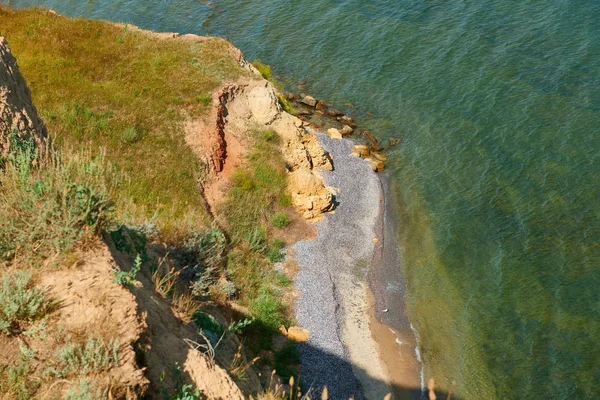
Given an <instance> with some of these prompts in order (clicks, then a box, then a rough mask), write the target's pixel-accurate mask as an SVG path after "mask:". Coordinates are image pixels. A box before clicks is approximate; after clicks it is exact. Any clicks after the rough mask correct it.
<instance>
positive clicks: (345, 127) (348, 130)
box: [340, 125, 354, 136]
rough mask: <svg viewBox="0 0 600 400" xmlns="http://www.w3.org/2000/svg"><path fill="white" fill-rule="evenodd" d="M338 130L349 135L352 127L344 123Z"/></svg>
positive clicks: (352, 130)
mask: <svg viewBox="0 0 600 400" xmlns="http://www.w3.org/2000/svg"><path fill="white" fill-rule="evenodd" d="M340 132H341V133H342V135H343V136H348V135H351V134H352V132H354V129H353V128H352V127H351V126H349V125H344V127H343V128H342V130H341V131H340Z"/></svg>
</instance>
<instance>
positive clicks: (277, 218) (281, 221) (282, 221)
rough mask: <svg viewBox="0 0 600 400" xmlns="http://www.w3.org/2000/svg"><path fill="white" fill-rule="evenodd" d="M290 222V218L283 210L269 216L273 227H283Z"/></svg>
mask: <svg viewBox="0 0 600 400" xmlns="http://www.w3.org/2000/svg"><path fill="white" fill-rule="evenodd" d="M289 224H290V218H289V217H288V216H287V214H286V213H285V212H283V211H280V212H278V213H275V215H273V218H271V225H273V226H274V227H275V228H284V227H286V226H288V225H289Z"/></svg>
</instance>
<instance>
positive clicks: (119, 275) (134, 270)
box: [115, 254, 142, 286]
mask: <svg viewBox="0 0 600 400" xmlns="http://www.w3.org/2000/svg"><path fill="white" fill-rule="evenodd" d="M141 269H142V258H141V257H140V255H139V254H138V255H137V256H136V257H135V261H134V262H133V266H132V267H131V269H130V270H129V271H119V270H116V271H115V283H117V284H119V285H121V286H132V285H133V283H134V282H135V280H136V279H135V277H136V276H137V274H138V273H139V272H140V270H141Z"/></svg>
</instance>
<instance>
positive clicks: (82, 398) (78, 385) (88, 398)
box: [63, 378, 108, 400]
mask: <svg viewBox="0 0 600 400" xmlns="http://www.w3.org/2000/svg"><path fill="white" fill-rule="evenodd" d="M106 399H108V390H102V389H100V388H97V387H94V384H93V383H92V382H90V380H89V379H86V378H82V379H80V380H79V381H77V382H75V383H73V384H71V385H70V386H69V389H68V390H67V392H66V393H65V394H64V396H63V400H106Z"/></svg>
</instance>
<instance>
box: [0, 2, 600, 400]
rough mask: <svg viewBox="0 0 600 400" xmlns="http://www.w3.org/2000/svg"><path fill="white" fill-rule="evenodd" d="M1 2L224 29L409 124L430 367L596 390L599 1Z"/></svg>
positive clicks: (407, 224) (403, 153)
mask: <svg viewBox="0 0 600 400" xmlns="http://www.w3.org/2000/svg"><path fill="white" fill-rule="evenodd" d="M3 2H4V3H6V4H10V5H13V6H15V7H21V6H34V5H41V6H44V7H49V8H53V9H55V10H56V11H58V12H60V13H62V14H65V15H68V16H84V17H90V18H100V19H108V20H112V21H119V22H128V23H133V24H135V25H138V26H140V27H142V28H146V29H153V30H159V31H176V32H182V33H196V34H208V35H218V36H223V37H225V38H227V39H229V40H231V41H232V42H233V43H234V44H235V45H236V46H237V47H239V48H240V49H241V50H242V51H243V52H244V54H245V55H246V57H247V58H249V59H251V60H252V59H260V60H261V61H263V62H264V63H268V64H271V65H273V66H274V72H275V74H277V75H279V76H281V77H284V78H285V79H286V81H287V82H288V84H289V87H290V88H291V89H296V88H295V84H297V83H298V82H301V81H306V84H305V86H306V89H305V91H306V92H309V93H311V94H312V95H314V96H316V97H320V98H324V99H327V100H329V101H332V102H333V103H335V104H336V106H338V108H341V109H343V110H344V111H346V112H349V113H351V115H352V116H354V117H355V118H356V119H358V120H359V121H360V122H361V123H362V124H363V125H364V126H367V127H369V128H370V129H371V130H372V131H373V132H374V133H375V134H376V135H377V136H378V137H380V138H382V139H385V138H390V137H400V138H402V139H403V142H402V143H401V145H399V146H397V147H394V148H393V149H392V150H391V152H390V155H389V159H390V160H389V162H388V164H387V173H389V174H390V175H391V178H392V181H393V184H394V188H395V193H396V194H397V196H398V198H399V203H400V204H401V207H400V208H401V209H400V210H399V214H400V215H401V221H400V226H401V230H400V232H398V234H399V239H400V242H401V244H402V245H401V246H402V249H401V250H402V251H401V253H402V258H403V260H402V261H403V265H402V266H400V265H399V266H398V268H399V269H400V268H404V270H405V273H406V276H407V279H408V284H409V289H410V290H409V298H408V301H409V314H410V318H411V320H412V322H413V324H414V326H415V328H416V329H417V331H418V333H419V337H420V343H421V352H422V357H423V359H424V363H425V375H426V378H427V379H429V378H435V379H436V381H437V382H438V386H439V387H441V388H442V389H444V390H450V388H451V387H453V383H452V381H454V382H455V384H454V394H455V395H456V397H457V398H464V399H483V398H485V399H583V398H593V397H595V396H597V395H600V345H598V341H599V340H600V247H599V240H600V205H599V203H600V178H599V177H600V156H599V154H600V2H598V1H597V0H570V1H567V0H552V1H550V0H537V1H519V2H517V1H509V0H495V1H491V0H480V1H465V0H377V1H359V0H338V1H333V0H311V1H307V0H280V1H256V0H243V1H240V0H236V1H233V0H221V1H206V0H172V1H170V0H128V1H124V0H121V1H116V0H95V1H84V0H76V1H75V0H71V1H67V0H61V1H58V0H54V1H51V0H47V1H42V0H40V1H32V0H31V1H27V0H17V1H3ZM0 24H1V21H0ZM17 56H18V55H17ZM347 103H352V104H348V105H346V106H345V104H347Z"/></svg>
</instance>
